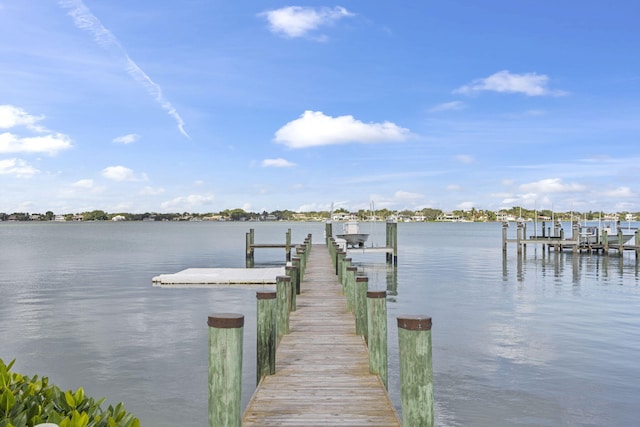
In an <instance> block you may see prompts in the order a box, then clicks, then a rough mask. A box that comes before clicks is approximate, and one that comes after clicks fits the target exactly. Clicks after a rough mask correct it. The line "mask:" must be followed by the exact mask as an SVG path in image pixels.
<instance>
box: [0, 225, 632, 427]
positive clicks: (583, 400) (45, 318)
mask: <svg viewBox="0 0 640 427" xmlns="http://www.w3.org/2000/svg"><path fill="white" fill-rule="evenodd" d="M249 227H253V228H255V230H256V242H257V243H260V242H273V241H278V242H279V241H284V235H285V232H286V230H287V228H291V229H292V233H293V241H294V242H300V241H302V240H303V239H304V237H305V236H306V235H307V234H308V233H312V234H313V235H314V241H315V242H316V243H318V242H321V241H322V235H323V230H324V225H323V224H319V223H251V224H248V223H245V224H243V223H74V224H52V223H49V224H21V223H18V224H16V223H12V224H10V223H0V272H1V275H0V357H2V358H3V359H4V360H5V361H9V360H11V359H13V358H16V359H17V362H16V367H15V368H16V369H17V370H19V371H20V372H22V373H24V374H28V375H33V374H39V375H45V376H49V378H50V379H51V380H52V381H54V382H55V383H57V384H58V385H60V386H61V387H62V388H64V389H69V388H72V389H75V388H77V387H79V386H83V387H84V388H85V390H86V391H87V393H88V394H89V395H91V396H93V397H96V398H98V397H102V396H106V397H107V401H108V402H110V403H116V402H118V401H124V402H125V405H126V407H127V409H128V410H130V411H131V412H133V413H134V414H136V415H137V416H138V417H139V418H140V419H141V421H142V423H143V425H145V426H152V427H156V426H157V427H165V426H166V427H170V426H176V425H180V426H186V427H189V426H193V427H202V426H205V425H207V325H206V320H207V316H208V315H209V314H211V313H214V312H221V311H225V312H227V311H235V312H241V313H244V314H245V316H246V317H245V325H246V326H245V354H244V368H245V369H244V384H243V388H244V390H243V395H244V401H245V404H246V402H247V401H248V399H249V397H250V396H251V393H252V392H253V387H254V385H255V384H254V383H255V366H254V364H255V362H254V358H255V289H244V288H216V289H204V288H193V289H161V288H155V287H152V286H151V278H152V277H153V276H155V275H158V274H160V273H173V272H176V271H179V270H182V269H184V268H188V267H243V266H244V242H245V233H246V232H247V231H248V229H249ZM368 227H369V225H365V226H363V228H365V231H366V232H369V231H372V232H373V236H372V240H374V241H376V243H378V244H381V243H383V241H384V224H378V225H375V226H373V228H372V230H369V229H368ZM566 228H568V227H566ZM511 231H513V230H511ZM398 240H399V244H400V250H399V264H398V267H397V269H393V268H387V267H386V265H385V264H384V255H382V254H369V255H366V256H365V255H361V254H353V255H352V258H353V259H354V261H355V263H356V265H359V267H360V268H362V269H364V270H366V272H367V273H368V274H369V277H370V279H369V283H370V286H371V287H373V288H376V289H388V290H389V294H390V295H389V297H388V303H389V305H388V308H389V352H390V384H389V387H390V391H391V394H392V398H393V399H394V401H395V402H396V406H399V384H398V380H397V378H398V360H397V359H398V356H397V329H396V323H395V317H396V316H397V315H399V314H428V315H430V316H432V317H433V322H434V326H433V361H434V362H433V363H434V387H435V396H436V419H437V424H438V425H441V426H514V425H517V426H630V425H637V422H638V419H640V407H638V405H637V402H638V396H640V270H639V266H638V263H636V260H635V257H634V256H633V255H632V254H625V255H624V256H623V257H619V256H609V257H605V256H601V255H579V256H577V255H573V254H571V253H563V254H554V253H551V254H547V253H546V252H543V251H542V249H541V248H537V249H536V248H534V247H531V246H530V247H529V248H528V250H527V253H526V255H525V257H524V259H521V260H518V257H517V256H516V250H515V247H513V246H510V247H509V252H508V254H507V257H506V259H503V254H502V251H501V225H500V224H498V223H488V224H472V223H458V224H444V223H436V224H433V223H414V224H399V225H398ZM283 252H284V251H282V250H262V251H258V252H256V262H257V263H258V264H261V265H265V266H266V265H271V264H282V263H283V259H284V253H283Z"/></svg>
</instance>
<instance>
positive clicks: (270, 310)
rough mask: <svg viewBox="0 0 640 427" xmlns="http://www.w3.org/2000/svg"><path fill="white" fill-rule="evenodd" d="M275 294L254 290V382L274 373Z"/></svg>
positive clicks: (275, 341) (275, 339)
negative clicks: (255, 328)
mask: <svg viewBox="0 0 640 427" xmlns="http://www.w3.org/2000/svg"><path fill="white" fill-rule="evenodd" d="M276 295H277V294H276V292H274V291H265V292H256V299H257V300H258V308H257V312H256V313H257V314H256V323H257V333H256V338H257V341H256V354H257V359H256V361H257V363H256V384H259V383H260V380H261V379H262V377H263V376H265V375H273V374H275V373H276V346H277V343H278V341H277V335H276V308H277V300H276Z"/></svg>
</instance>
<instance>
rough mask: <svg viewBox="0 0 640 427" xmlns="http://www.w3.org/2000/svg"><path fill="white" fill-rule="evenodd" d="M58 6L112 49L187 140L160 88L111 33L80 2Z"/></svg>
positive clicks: (63, 1) (68, 1) (62, 2)
mask: <svg viewBox="0 0 640 427" xmlns="http://www.w3.org/2000/svg"><path fill="white" fill-rule="evenodd" d="M58 4H60V6H62V7H64V8H66V9H69V16H71V17H72V18H73V22H74V24H75V26H76V27H77V28H79V29H81V30H85V31H87V32H89V33H90V34H91V35H93V38H94V40H95V41H96V42H97V43H98V44H99V45H100V46H102V47H103V48H105V49H114V50H115V51H116V52H117V53H118V56H120V59H121V60H122V61H123V64H124V68H125V70H126V71H127V72H128V73H129V75H130V76H131V77H133V78H134V79H135V80H137V81H138V82H140V83H142V85H143V86H144V87H145V88H146V89H147V92H148V93H149V94H150V95H151V96H152V97H153V98H154V99H155V101H156V102H157V103H158V104H159V105H160V107H161V108H162V109H163V110H165V111H166V112H167V114H169V116H170V117H172V118H173V119H174V120H175V121H176V123H177V124H178V130H179V131H180V133H181V134H182V135H184V136H185V137H187V138H189V134H187V132H186V131H185V129H184V121H183V120H182V117H180V115H179V114H178V112H177V111H176V109H175V108H174V107H173V105H171V103H170V102H169V101H167V100H166V99H165V98H164V95H163V94H162V88H161V87H160V86H159V85H158V84H157V83H156V82H154V81H153V80H151V77H149V76H148V75H147V74H146V73H145V72H144V71H143V70H142V69H141V68H140V67H139V66H138V64H136V63H135V62H134V61H133V60H132V59H131V58H130V57H129V54H128V53H127V51H126V50H125V49H124V47H122V45H121V44H120V42H119V41H118V39H117V38H116V36H115V35H113V33H112V32H111V31H109V30H108V29H107V28H105V27H104V25H102V22H100V20H99V19H98V18H97V17H96V16H95V15H94V14H93V13H91V11H90V10H89V8H88V7H87V6H85V5H84V3H83V2H82V0H60V1H59V2H58Z"/></svg>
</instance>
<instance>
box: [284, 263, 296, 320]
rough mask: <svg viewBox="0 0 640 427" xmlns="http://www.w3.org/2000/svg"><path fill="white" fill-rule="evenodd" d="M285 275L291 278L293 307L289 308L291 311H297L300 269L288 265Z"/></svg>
mask: <svg viewBox="0 0 640 427" xmlns="http://www.w3.org/2000/svg"><path fill="white" fill-rule="evenodd" d="M285 273H286V275H287V276H289V277H290V278H291V298H290V300H291V301H290V302H291V305H290V307H289V310H290V311H296V309H297V307H296V295H297V294H298V288H299V286H298V267H296V266H295V265H287V266H286V267H285Z"/></svg>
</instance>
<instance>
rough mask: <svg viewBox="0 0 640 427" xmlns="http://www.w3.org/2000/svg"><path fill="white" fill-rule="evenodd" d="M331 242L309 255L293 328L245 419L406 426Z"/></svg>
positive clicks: (267, 423) (248, 422) (245, 421)
mask: <svg viewBox="0 0 640 427" xmlns="http://www.w3.org/2000/svg"><path fill="white" fill-rule="evenodd" d="M355 332H356V327H355V321H354V317H353V315H352V314H351V313H350V312H349V311H348V310H347V303H346V299H345V297H344V295H342V286H341V285H340V284H339V283H338V279H337V277H336V275H335V269H334V267H333V266H332V265H331V260H330V258H329V254H328V251H327V249H326V247H325V246H324V245H314V246H313V250H312V251H311V253H310V257H309V259H308V261H307V268H306V271H305V276H304V280H303V283H302V285H301V294H300V295H298V297H297V310H296V311H295V312H292V313H291V317H290V333H289V334H287V335H284V336H283V337H282V340H281V342H280V344H279V346H278V349H277V354H276V374H275V375H270V376H266V377H264V378H263V379H262V381H261V382H260V384H259V385H258V388H257V389H256V392H255V393H254V396H253V398H252V399H251V401H250V402H249V404H248V406H247V408H246V409H245V412H244V416H243V424H242V425H243V426H245V427H250V426H267V427H268V426H345V425H348V426H372V425H377V426H400V421H399V418H398V415H397V413H396V411H395V408H394V406H393V404H392V402H391V400H390V398H389V395H388V393H387V391H386V389H385V387H384V385H383V383H382V381H381V379H380V377H379V376H377V375H372V374H370V373H369V358H368V353H367V347H366V344H365V342H364V340H363V339H362V337H361V336H358V335H356V333H355Z"/></svg>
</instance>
